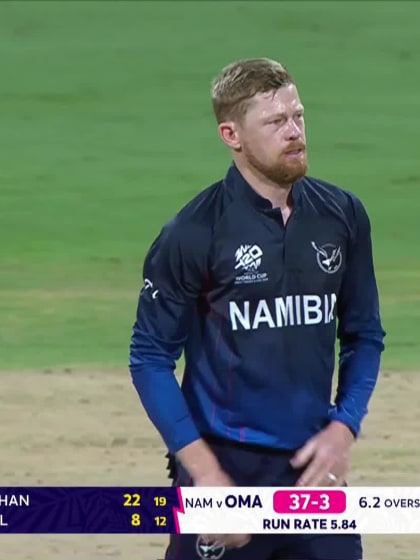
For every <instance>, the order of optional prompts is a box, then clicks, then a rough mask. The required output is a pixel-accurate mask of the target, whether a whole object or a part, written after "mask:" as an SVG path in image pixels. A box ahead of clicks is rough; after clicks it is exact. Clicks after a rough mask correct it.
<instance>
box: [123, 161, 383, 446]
mask: <svg viewBox="0 0 420 560" xmlns="http://www.w3.org/2000/svg"><path fill="white" fill-rule="evenodd" d="M292 198H293V210H292V214H291V216H290V218H289V220H288V222H287V224H286V226H284V223H283V218H282V214H281V211H280V209H278V208H277V209H273V207H272V205H271V203H270V202H269V201H268V200H266V199H264V198H263V197H261V196H260V195H258V194H257V193H256V192H255V191H254V190H253V189H252V188H251V187H250V185H249V184H248V183H247V182H246V181H245V179H244V178H243V177H242V175H241V174H240V172H239V170H238V169H237V167H236V166H235V165H234V164H232V166H231V167H230V168H229V170H228V173H227V175H226V177H225V179H224V180H222V181H220V182H218V183H216V184H214V185H212V186H211V187H209V188H207V189H206V190H204V191H203V192H201V193H200V194H199V195H198V196H196V197H195V198H194V199H193V200H192V201H191V202H190V203H189V204H187V205H186V206H185V207H184V208H183V209H182V210H181V211H180V212H179V213H178V214H177V215H176V217H175V218H174V219H173V220H172V221H170V222H169V223H168V224H166V225H165V226H164V227H163V229H162V231H161V233H160V235H159V236H158V237H157V239H156V240H155V241H154V243H153V244H152V246H151V248H150V250H149V252H148V254H147V257H146V259H145V262H144V287H143V289H142V290H141V292H140V297H139V302H138V309H137V319H136V322H135V325H134V329H133V335H132V339H131V345H130V371H131V375H132V379H133V383H134V385H135V387H136V389H137V391H138V393H139V396H140V399H141V401H142V403H143V406H144V408H145V410H146V411H147V414H148V416H149V418H150V419H151V421H152V422H153V423H154V425H155V426H156V428H157V430H158V431H159V432H160V434H161V436H162V438H163V440H164V442H165V443H166V445H167V446H168V449H169V450H170V451H171V452H173V453H174V452H176V451H178V450H179V449H181V448H182V447H184V446H185V445H187V444H189V443H191V442H192V441H194V440H196V439H198V438H199V437H200V436H201V435H206V434H209V435H215V436H219V437H223V438H228V439H230V440H234V441H239V442H247V443H254V444H259V445H264V446H268V447H272V448H281V449H297V448H298V447H300V446H301V445H303V444H304V443H305V441H306V440H307V439H308V438H310V437H311V436H313V435H314V434H315V433H317V432H319V430H321V429H322V428H323V427H325V426H326V425H327V423H328V422H329V421H330V420H332V419H335V420H339V421H341V422H343V423H344V424H346V425H347V426H348V427H349V428H350V429H351V430H352V431H353V432H354V433H355V434H356V435H357V434H358V433H359V431H360V425H361V422H362V419H363V417H364V416H365V414H366V413H367V407H368V403H369V400H370V397H371V395H372V392H373V390H374V387H375V384H376V381H377V377H378V372H379V364H380V355H381V352H382V351H383V349H384V346H383V338H384V336H385V332H384V331H383V329H382V325H381V320H380V313H379V300H378V290H377V284H376V279H375V273H374V265H373V258H372V243H371V231H370V222H369V218H368V216H367V213H366V211H365V209H364V207H363V205H362V203H361V202H360V200H359V199H358V198H357V197H356V196H354V195H353V194H352V193H349V192H347V191H344V190H342V189H340V188H338V187H335V186H333V185H330V184H329V183H326V182H325V181H321V180H318V179H314V178H311V177H304V178H303V179H301V180H299V181H297V182H296V183H295V184H294V185H293V187H292ZM337 336H338V339H339V341H340V362H339V384H338V391H337V395H336V397H335V399H333V402H331V400H332V399H331V397H332V395H331V393H332V383H333V372H334V366H335V343H336V340H337ZM183 351H184V352H185V371H184V375H183V380H182V384H181V387H180V386H179V384H178V382H177V380H176V378H175V375H174V369H175V363H176V361H177V360H178V359H179V358H180V356H181V354H182V352H183Z"/></svg>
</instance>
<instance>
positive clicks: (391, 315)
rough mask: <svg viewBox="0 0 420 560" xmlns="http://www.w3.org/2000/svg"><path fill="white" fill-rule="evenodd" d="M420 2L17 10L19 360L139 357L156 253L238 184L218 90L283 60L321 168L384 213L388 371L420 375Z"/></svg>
mask: <svg viewBox="0 0 420 560" xmlns="http://www.w3.org/2000/svg"><path fill="white" fill-rule="evenodd" d="M419 21H420V4H419V3H417V2H402V1H401V2H343V1H341V2H317V1H314V2H262V1H261V2H218V1H215V2H200V1H197V2H159V1H157V2H117V1H116V2H100V1H96V2H86V1H85V2H83V1H81V2H36V1H31V2H2V3H1V4H0V48H1V53H2V56H1V59H0V67H1V79H0V194H1V204H0V224H1V237H2V250H1V274H0V313H1V324H0V349H1V350H0V356H1V368H2V369H33V368H48V367H60V368H61V367H64V368H65V367H77V366H81V367H98V366H99V367H110V368H112V367H118V368H121V367H125V366H126V364H127V361H128V344H129V338H130V335H131V326H132V323H133V321H134V315H135V308H136V304H137V295H138V291H139V289H140V287H141V267H142V262H143V257H144V255H145V252H146V250H147V248H148V247H149V245H150V243H151V242H152V240H153V238H154V237H155V235H156V234H157V233H158V231H159V229H160V227H161V225H162V223H163V222H164V221H166V220H167V219H169V218H170V217H171V216H172V215H173V214H174V213H175V212H176V211H177V210H178V209H179V208H180V207H181V206H182V205H183V204H184V203H185V202H186V201H187V200H189V199H190V198H191V197H192V196H193V195H194V194H196V193H197V192H198V191H200V190H201V189H202V188H204V187H206V186H207V185H208V184H210V183H212V182H214V181H216V180H218V179H219V178H220V177H221V176H222V175H223V174H224V173H225V170H226V167H227V166H228V164H229V154H228V152H227V150H226V149H225V148H224V147H223V146H222V145H221V143H220V142H219V140H218V138H217V131H216V125H215V121H214V119H213V115H212V111H211V105H210V97H209V91H210V82H211V79H212V78H213V76H214V75H215V74H216V73H217V72H218V71H219V70H220V68H221V67H222V66H224V65H226V64H227V63H229V62H231V61H232V60H234V59H237V58H242V57H255V56H268V57H271V58H276V59H278V60H280V61H282V62H283V63H284V64H285V65H286V66H287V67H288V68H289V70H290V71H291V72H292V74H293V76H294V78H295V79H296V80H297V82H298V85H299V89H300V93H301V97H302V99H303V101H304V103H305V106H306V121H307V132H308V142H309V156H310V163H311V169H310V173H311V174H312V175H315V176H319V177H322V178H323V179H325V180H328V181H331V182H335V183H337V184H339V185H341V186H343V187H344V188H346V189H350V190H353V191H354V192H355V193H356V194H357V195H359V196H360V197H361V198H362V199H363V201H364V203H365V205H366V206H367V208H368V211H369V213H370V216H371V219H372V226H373V236H374V249H375V258H376V266H377V275H378V281H379V286H380V291H381V297H382V310H383V319H384V326H385V328H386V330H387V332H388V336H387V340H386V342H387V348H388V349H387V352H386V353H385V355H384V361H383V363H384V366H385V367H387V368H394V369H395V368H398V369H401V368H407V369H414V368H418V366H419V362H420V355H419V351H420V348H419V345H420V337H419V336H418V334H419V327H418V324H419V321H420V306H419V291H418V286H419V281H420V251H419V249H418V241H419V229H420V226H419V219H418V211H419V206H420V194H419V187H420V172H419V170H418V122H417V120H418V119H417V107H418V103H419V89H420V73H419V71H418V68H419V60H420V56H419V55H420V43H419V41H418V29H419Z"/></svg>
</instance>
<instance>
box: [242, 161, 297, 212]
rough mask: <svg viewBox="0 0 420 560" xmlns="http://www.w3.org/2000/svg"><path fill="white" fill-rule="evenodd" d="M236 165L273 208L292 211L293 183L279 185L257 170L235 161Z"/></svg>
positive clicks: (251, 185)
mask: <svg viewBox="0 0 420 560" xmlns="http://www.w3.org/2000/svg"><path fill="white" fill-rule="evenodd" d="M235 165H236V167H237V168H238V170H239V172H240V173H241V175H242V177H243V178H244V179H245V180H246V182H247V183H248V184H249V185H250V187H252V188H253V189H254V191H255V192H256V193H258V194H259V195H260V196H262V197H263V198H265V199H267V200H269V201H270V202H271V204H272V205H273V208H280V209H281V211H282V212H286V213H287V210H289V212H290V210H291V207H292V201H291V197H290V191H291V189H292V184H291V183H285V184H279V183H275V182H274V181H271V180H270V179H268V178H267V177H264V176H263V175H261V173H259V172H258V171H257V170H256V169H253V168H251V167H249V166H247V165H244V164H242V163H238V162H236V161H235Z"/></svg>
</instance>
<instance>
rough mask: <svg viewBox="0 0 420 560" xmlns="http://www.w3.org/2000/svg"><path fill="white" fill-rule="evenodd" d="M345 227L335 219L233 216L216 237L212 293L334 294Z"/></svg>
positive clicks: (345, 240) (255, 295)
mask: <svg viewBox="0 0 420 560" xmlns="http://www.w3.org/2000/svg"><path fill="white" fill-rule="evenodd" d="M347 246H348V231H347V228H346V226H345V225H344V224H343V223H342V222H340V221H339V220H338V219H336V218H334V217H319V216H314V217H302V216H300V217H294V216H293V215H292V216H291V218H290V219H289V221H288V223H287V226H286V227H284V226H283V224H282V223H281V217H280V218H279V219H275V218H272V217H266V216H264V218H263V219H261V220H258V221H256V222H250V221H249V220H247V219H246V217H244V219H243V220H235V222H232V223H231V224H229V225H228V226H227V227H225V228H224V230H223V231H218V232H217V235H215V238H214V243H213V247H212V255H211V278H212V288H213V289H212V291H213V293H214V294H215V295H216V294H218V295H219V296H222V295H226V296H227V297H234V298H240V299H251V300H252V299H259V298H261V297H270V296H276V295H288V294H318V295H322V294H326V293H338V291H339V289H340V286H341V282H342V278H343V273H344V271H345V268H346V260H347Z"/></svg>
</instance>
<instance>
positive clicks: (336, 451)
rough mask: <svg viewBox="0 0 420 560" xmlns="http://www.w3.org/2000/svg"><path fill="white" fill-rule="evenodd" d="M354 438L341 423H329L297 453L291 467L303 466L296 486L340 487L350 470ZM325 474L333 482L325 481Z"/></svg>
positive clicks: (326, 478) (326, 479)
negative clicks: (330, 476) (332, 476)
mask: <svg viewBox="0 0 420 560" xmlns="http://www.w3.org/2000/svg"><path fill="white" fill-rule="evenodd" d="M353 443H354V435H353V434H352V432H351V431H350V430H349V428H348V427H347V426H345V425H344V424H342V423H341V422H335V421H334V422H331V424H329V425H328V426H327V427H326V428H325V429H324V430H322V431H321V432H320V433H319V434H317V435H316V436H314V437H312V438H311V439H310V440H308V441H307V442H306V444H305V445H304V446H303V447H302V448H301V449H299V451H297V453H296V454H295V456H294V457H293V458H292V460H291V465H292V467H294V468H296V469H301V468H304V467H305V466H306V469H305V470H304V472H303V473H302V475H301V477H300V478H299V480H298V481H297V483H296V484H297V486H331V485H334V486H342V485H343V483H344V482H345V478H346V475H347V473H348V470H349V466H350V449H351V446H352V444H353ZM329 474H331V475H334V476H335V477H336V478H335V480H333V481H332V480H330V479H329Z"/></svg>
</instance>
